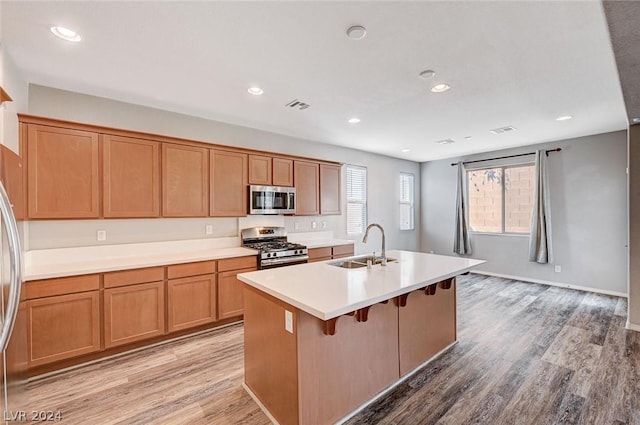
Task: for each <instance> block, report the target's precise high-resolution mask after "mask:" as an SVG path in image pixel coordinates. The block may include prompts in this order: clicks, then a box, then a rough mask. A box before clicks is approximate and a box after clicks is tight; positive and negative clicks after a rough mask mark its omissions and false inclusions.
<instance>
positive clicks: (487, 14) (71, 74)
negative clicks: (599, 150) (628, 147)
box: [1, 1, 627, 161]
mask: <svg viewBox="0 0 640 425" xmlns="http://www.w3.org/2000/svg"><path fill="white" fill-rule="evenodd" d="M1 7H2V13H1V18H2V22H1V29H2V33H1V37H2V43H3V45H4V47H5V49H6V50H7V51H8V53H9V54H10V56H11V57H12V58H13V60H14V61H15V62H16V64H17V66H18V68H19V69H20V70H21V71H22V72H23V73H24V76H25V79H26V80H27V81H28V82H32V83H37V84H42V85H47V86H52V87H57V88H61V89H65V90H72V91H77V92H82V93H88V94H93V95H97V96H103V97H108V98H113V99H117V100H121V101H126V102H132V103H137V104H142V105H147V106H153V107H157V108H161V109H166V110H171V111H176V112H181V113H186V114H190V115H195V116H200V117H204V118H209V119H213V120H219V121H225V122H229V123H234V124H239V125H244V126H249V127H254V128H259V129H263V130H268V131H272V132H276V133H282V134H287V135H291V136H297V137H301V138H305V139H311V140H316V141H320V142H324V143H331V144H336V145H343V146H348V147H352V148H356V149H362V150H366V151H371V152H377V153H381V154H384V155H389V156H394V157H399V158H406V159H411V160H415V161H427V160H433V159H439V158H446V157H452V156H457V155H462V154H468V153H474V152H481V151H489V150H496V149H502V148H505V147H512V146H519V145H527V144H532V143H538V142H545V141H551V140H558V139H564V138H570V137H577V136H583V135H588V134H596V133H602V132H608V131H614V130H621V129H624V128H626V126H627V118H626V114H625V108H624V103H623V98H622V94H621V90H620V83H619V81H618V74H617V71H616V66H615V61H614V57H613V53H612V50H611V45H610V41H609V35H608V32H607V26H606V21H605V18H604V14H603V11H602V5H601V4H600V2H598V1H586V2H576V1H562V2H561V1H556V2H539V1H531V2H522V1H518V2H503V1H493V2H479V1H467V2H463V1H457V2H431V1H412V2H398V1H393V2H382V1H373V2H361V1H342V2H328V1H324V2H312V1H296V2H292V1H289V2H267V1H260V2H244V1H234V2H188V3H185V2H148V1H145V2H95V1H91V2H89V1H86V2H58V1H55V2H53V1H48V2H29V1H17V2H13V1H2V5H1ZM355 24H359V25H363V26H365V27H366V28H367V36H366V37H365V38H364V39H362V40H352V39H349V38H348V37H347V36H346V34H345V31H346V29H347V28H348V27H350V26H351V25H355ZM52 25H63V26H67V27H70V28H73V29H75V30H76V31H78V33H80V34H81V36H82V37H83V41H82V42H80V43H78V44H72V43H70V42H65V41H62V40H60V39H57V38H55V37H54V36H53V35H52V34H51V32H50V31H49V27H50V26H52ZM425 69H433V70H435V71H436V75H435V77H433V78H432V79H430V80H429V81H425V80H422V79H421V78H419V77H418V73H419V72H420V71H423V70H425ZM440 82H446V83H448V84H450V85H451V87H452V88H451V90H450V91H448V92H446V93H441V94H434V93H431V92H430V91H429V88H430V87H431V86H432V85H433V84H436V83H440ZM252 85H259V86H260V87H262V88H263V89H264V94H263V95H262V96H252V95H250V94H248V93H247V88H248V87H249V86H252ZM293 99H299V100H301V101H302V102H305V103H308V104H310V105H311V107H310V108H308V109H306V110H302V111H301V110H297V109H292V108H288V107H285V106H284V105H285V104H287V103H288V102H289V101H291V100H293ZM567 114H568V115H573V116H574V118H573V119H572V120H569V121H563V122H558V121H556V120H555V118H556V117H558V116H560V115H567ZM352 116H357V117H359V118H360V119H361V120H362V121H361V122H360V123H359V124H349V123H347V120H348V119H349V118H351V117H352ZM507 125H512V126H515V127H516V128H517V129H518V131H516V132H512V133H506V134H501V135H494V134H492V133H489V131H488V130H489V129H492V128H496V127H502V126H507ZM214 136H215V135H212V137H214ZM465 136H472V139H471V140H465V139H464V137H465ZM442 139H453V140H455V143H453V144H449V145H439V144H436V143H435V142H436V141H438V140H442ZM402 149H410V150H411V151H410V152H408V153H403V152H401V150H402Z"/></svg>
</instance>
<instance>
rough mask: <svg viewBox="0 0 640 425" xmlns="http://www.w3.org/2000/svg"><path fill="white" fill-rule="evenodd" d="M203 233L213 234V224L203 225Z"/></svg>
mask: <svg viewBox="0 0 640 425" xmlns="http://www.w3.org/2000/svg"><path fill="white" fill-rule="evenodd" d="M204 233H205V235H213V225H212V224H207V225H206V226H204Z"/></svg>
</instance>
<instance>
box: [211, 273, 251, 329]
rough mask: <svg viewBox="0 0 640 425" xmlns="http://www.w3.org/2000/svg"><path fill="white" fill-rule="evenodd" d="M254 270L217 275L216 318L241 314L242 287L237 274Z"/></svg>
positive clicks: (242, 304)
mask: <svg viewBox="0 0 640 425" xmlns="http://www.w3.org/2000/svg"><path fill="white" fill-rule="evenodd" d="M254 270H255V268H251V269H244V270H235V271H229V272H222V273H220V274H219V275H218V317H219V318H220V319H226V318H228V317H236V316H240V315H242V314H243V312H244V311H243V308H244V302H243V299H242V285H244V284H243V283H242V282H241V281H240V280H238V274H239V273H245V272H252V271H254Z"/></svg>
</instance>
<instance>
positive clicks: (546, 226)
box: [529, 150, 553, 264]
mask: <svg viewBox="0 0 640 425" xmlns="http://www.w3.org/2000/svg"><path fill="white" fill-rule="evenodd" d="M535 167H536V177H535V178H536V182H535V186H534V192H533V213H532V214H531V234H530V235H529V261H535V262H536V263H540V264H545V263H553V249H552V246H551V203H550V200H549V198H550V196H549V177H548V173H547V155H546V151H544V150H539V151H536V165H535Z"/></svg>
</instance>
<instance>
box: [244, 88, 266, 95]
mask: <svg viewBox="0 0 640 425" xmlns="http://www.w3.org/2000/svg"><path fill="white" fill-rule="evenodd" d="M247 91H248V92H249V94H252V95H254V96H259V95H261V94H262V93H264V90H262V89H261V88H260V87H256V86H254V87H249V88H248V89H247Z"/></svg>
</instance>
